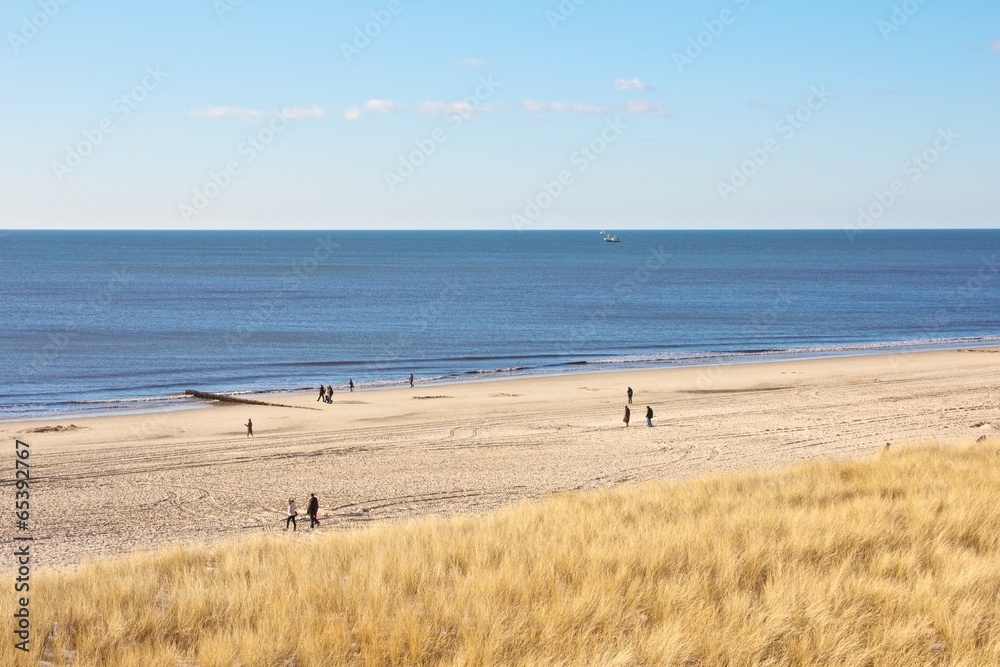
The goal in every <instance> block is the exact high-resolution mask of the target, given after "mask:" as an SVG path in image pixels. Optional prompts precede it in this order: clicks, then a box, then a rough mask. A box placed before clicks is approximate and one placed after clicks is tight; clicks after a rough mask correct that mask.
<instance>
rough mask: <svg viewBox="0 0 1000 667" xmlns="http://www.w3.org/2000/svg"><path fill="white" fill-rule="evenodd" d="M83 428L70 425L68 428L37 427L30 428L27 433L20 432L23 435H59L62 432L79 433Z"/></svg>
mask: <svg viewBox="0 0 1000 667" xmlns="http://www.w3.org/2000/svg"><path fill="white" fill-rule="evenodd" d="M82 428H86V427H85V426H77V425H76V424H70V425H69V426H63V425H62V424H60V425H59V426H39V427H38V428H31V429H28V430H27V431H22V432H23V433H61V432H63V431H79V430H80V429H82Z"/></svg>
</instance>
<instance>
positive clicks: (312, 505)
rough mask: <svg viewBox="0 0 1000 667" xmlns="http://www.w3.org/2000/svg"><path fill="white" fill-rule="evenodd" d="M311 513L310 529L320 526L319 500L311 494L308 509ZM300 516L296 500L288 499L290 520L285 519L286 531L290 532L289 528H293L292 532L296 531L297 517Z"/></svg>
mask: <svg viewBox="0 0 1000 667" xmlns="http://www.w3.org/2000/svg"><path fill="white" fill-rule="evenodd" d="M306 511H307V512H308V513H309V528H312V527H313V526H318V525H319V519H318V518H317V516H316V515H318V514H319V499H318V498H316V494H315V493H310V494H309V507H308V508H307V509H306ZM298 515H299V510H298V507H297V506H296V505H295V498H289V499H288V518H287V519H285V530H288V526H289V525H290V526H291V527H292V530H293V531H294V530H296V529H297V526H296V523H295V517H297V516H298Z"/></svg>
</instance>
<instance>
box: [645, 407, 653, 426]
mask: <svg viewBox="0 0 1000 667" xmlns="http://www.w3.org/2000/svg"><path fill="white" fill-rule="evenodd" d="M652 425H653V408H651V407H649V406H648V405H647V406H646V426H652Z"/></svg>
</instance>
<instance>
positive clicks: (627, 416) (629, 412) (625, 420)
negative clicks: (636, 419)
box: [622, 405, 632, 428]
mask: <svg viewBox="0 0 1000 667" xmlns="http://www.w3.org/2000/svg"><path fill="white" fill-rule="evenodd" d="M631 418H632V411H631V410H629V409H628V406H627V405H626V406H625V419H623V420H622V421H623V422H625V428H628V420H629V419H631Z"/></svg>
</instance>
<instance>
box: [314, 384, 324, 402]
mask: <svg viewBox="0 0 1000 667" xmlns="http://www.w3.org/2000/svg"><path fill="white" fill-rule="evenodd" d="M324 396H326V387H324V386H323V385H320V386H319V398H317V399H316V400H317V401H322V400H323V397H324Z"/></svg>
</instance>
